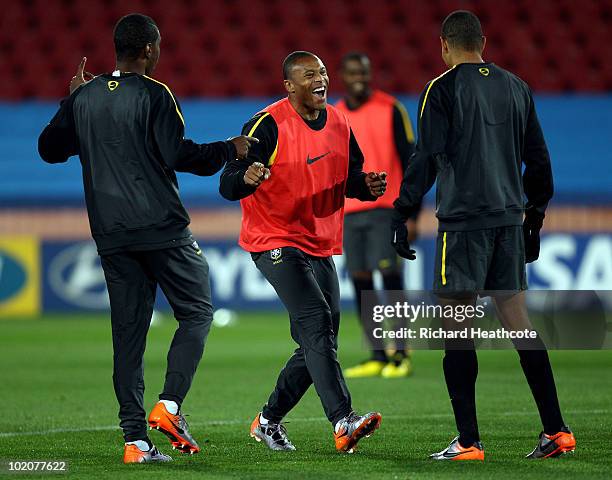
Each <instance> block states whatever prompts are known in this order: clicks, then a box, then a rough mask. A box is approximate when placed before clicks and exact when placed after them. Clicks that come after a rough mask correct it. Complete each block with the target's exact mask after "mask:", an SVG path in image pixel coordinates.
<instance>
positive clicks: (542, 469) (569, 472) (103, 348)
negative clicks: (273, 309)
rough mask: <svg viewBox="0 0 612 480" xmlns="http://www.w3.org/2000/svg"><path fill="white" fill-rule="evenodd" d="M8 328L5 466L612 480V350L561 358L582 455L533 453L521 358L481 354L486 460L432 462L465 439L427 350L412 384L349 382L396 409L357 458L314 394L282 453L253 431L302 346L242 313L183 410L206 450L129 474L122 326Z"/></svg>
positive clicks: (214, 335)
mask: <svg viewBox="0 0 612 480" xmlns="http://www.w3.org/2000/svg"><path fill="white" fill-rule="evenodd" d="M174 328H175V323H174V320H173V319H171V318H170V317H169V316H166V318H165V321H164V322H163V323H162V324H161V325H160V326H156V327H153V328H151V331H150V333H149V338H148V346H147V353H146V358H145V361H146V372H145V379H146V388H147V389H146V408H147V409H150V408H151V406H152V405H153V403H154V402H155V401H156V398H157V397H156V395H157V393H158V392H159V390H160V388H161V385H162V382H163V372H164V368H165V356H166V351H167V348H168V345H169V343H170V339H171V336H172V332H173V330H174ZM0 329H1V330H0V332H1V335H0V385H1V386H2V387H1V392H2V394H1V395H0V405H1V407H2V408H1V409H0V412H1V415H0V461H6V460H25V459H35V460H52V459H55V460H57V459H59V460H67V461H68V462H69V474H68V475H67V476H68V477H69V478H91V477H96V478H109V477H115V478H121V479H124V478H139V479H140V478H144V477H143V475H146V474H149V475H153V477H152V478H173V479H175V478H192V477H193V478H207V479H216V478H241V479H246V478H261V479H274V478H279V479H280V478H282V479H286V478H292V479H293V478H312V479H326V478H330V479H343V478H351V479H365V478H385V479H413V478H457V477H458V476H463V475H469V476H471V477H472V478H505V477H510V476H512V477H514V478H553V477H554V478H579V477H582V478H610V477H609V475H610V471H612V460H611V458H612V454H611V451H612V448H611V447H612V374H611V372H612V352H611V351H597V352H552V353H551V358H552V362H553V368H554V370H555V373H556V379H557V385H558V389H559V396H560V400H561V406H562V408H563V411H564V415H565V419H566V421H567V422H568V423H569V425H570V426H571V427H572V429H573V430H574V432H575V434H576V438H577V442H578V445H577V450H576V453H575V454H574V455H571V456H569V455H568V456H565V457H563V458H560V459H557V460H547V461H527V460H524V459H523V457H524V455H525V454H526V453H528V452H529V451H530V450H531V449H532V448H533V447H534V445H535V442H536V439H537V435H538V433H539V431H540V428H541V427H540V424H539V420H538V416H537V412H536V409H535V405H534V404H533V400H532V398H531V395H530V393H529V390H528V387H527V384H526V382H525V380H524V378H523V375H522V372H521V370H520V366H519V363H518V358H517V356H516V353H515V352H512V351H481V352H479V363H480V376H479V380H478V385H477V395H478V411H479V420H480V430H481V436H482V440H483V442H484V445H485V452H486V461H485V462H484V463H483V464H480V463H464V462H444V463H440V462H433V461H430V460H428V459H427V455H428V454H429V453H430V452H432V451H436V450H439V449H442V448H443V447H445V446H446V444H447V443H448V442H449V441H450V440H451V438H452V437H453V435H454V432H455V426H454V421H453V418H452V416H451V410H450V403H449V400H448V396H447V393H446V389H445V385H444V381H443V377H442V369H441V357H442V353H441V352H436V351H433V352H425V351H417V352H415V354H414V362H415V373H414V375H413V376H412V377H411V378H408V379H400V380H384V379H378V378H377V379H360V380H351V381H349V387H350V389H351V393H352V396H353V405H354V407H355V409H356V410H358V411H360V412H364V411H368V410H374V409H375V410H379V411H380V412H382V414H383V423H382V426H381V429H380V430H378V431H377V432H376V434H375V435H373V436H372V437H371V438H369V439H365V440H363V441H362V443H361V444H360V449H359V451H358V452H357V453H355V454H353V455H341V454H337V453H336V452H335V450H334V446H333V439H332V434H331V426H330V425H329V424H328V422H327V421H326V419H325V418H324V415H323V411H322V408H321V405H320V403H319V399H318V397H317V396H316V393H315V391H314V389H311V390H310V391H309V392H308V393H307V394H306V396H305V397H304V399H303V400H302V402H301V403H300V404H299V405H298V407H297V408H296V409H295V410H294V411H293V412H291V414H290V415H289V416H288V418H287V422H288V425H287V428H288V431H289V435H290V438H291V439H292V441H293V442H294V444H295V445H296V447H297V451H296V452H292V453H285V452H282V453H278V452H271V451H268V450H267V449H266V448H265V447H264V446H263V445H261V444H257V443H255V442H254V441H253V440H252V439H251V438H250V437H249V435H248V431H249V425H250V422H251V420H252V418H253V417H254V416H255V414H256V413H257V412H258V411H259V409H260V408H261V406H262V404H263V403H264V402H265V400H266V399H267V395H268V394H269V393H270V390H271V389H272V387H273V385H274V382H275V380H276V375H277V373H278V371H279V370H280V368H281V367H282V366H283V364H284V361H285V360H286V359H287V357H288V356H289V353H290V352H291V351H292V349H293V348H294V345H293V343H292V341H291V340H290V337H289V327H288V321H287V319H286V317H285V315H282V314H278V313H274V314H253V313H242V314H240V315H239V321H238V324H237V325H236V326H233V327H226V328H218V327H213V330H212V331H211V334H210V336H209V340H208V345H207V348H206V351H205V353H204V358H203V361H202V363H201V364H200V369H199V371H198V374H197V376H196V379H195V382H194V384H193V387H192V389H191V392H190V394H189V396H188V398H187V400H186V401H185V403H184V405H183V409H184V411H185V412H186V413H188V414H189V415H190V416H189V417H188V420H189V421H190V423H191V429H192V433H193V434H194V436H195V438H196V439H198V440H199V442H200V444H201V446H202V452H201V453H200V454H199V455H194V456H186V455H180V454H176V452H174V453H175V454H174V458H175V461H174V462H172V463H171V464H166V465H130V466H125V465H123V464H122V463H121V457H122V450H123V443H122V438H121V435H120V432H119V430H118V429H117V428H116V425H117V423H118V420H117V405H116V400H115V398H114V393H113V389H112V379H111V361H112V354H111V337H110V324H109V321H108V318H107V317H106V316H89V315H75V316H64V317H60V316H46V317H44V318H42V319H37V320H14V321H13V320H7V321H4V320H3V321H2V322H1V324H0ZM365 355H366V354H365V351H364V350H363V347H362V343H361V340H360V336H359V330H358V328H357V325H356V320H355V318H354V317H353V316H352V315H345V316H344V319H343V323H342V327H341V332H340V360H341V363H342V365H343V366H345V367H346V366H349V365H351V364H353V363H355V362H356V361H359V360H362V359H363V358H364V357H365ZM151 438H152V440H153V441H154V442H155V443H156V444H157V446H158V447H160V449H161V450H162V451H164V452H166V453H173V452H172V450H171V448H170V446H169V444H168V442H167V440H166V438H165V437H164V436H163V435H161V434H159V433H158V432H151ZM39 477H40V476H39ZM6 478H8V476H7V477H6ZM17 478H25V476H24V475H19V476H18V477H17ZM55 478H61V475H58V476H55Z"/></svg>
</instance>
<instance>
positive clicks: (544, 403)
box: [517, 337, 565, 435]
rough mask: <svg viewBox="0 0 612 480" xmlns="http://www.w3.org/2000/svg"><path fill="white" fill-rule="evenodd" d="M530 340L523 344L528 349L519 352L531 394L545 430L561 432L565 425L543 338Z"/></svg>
mask: <svg viewBox="0 0 612 480" xmlns="http://www.w3.org/2000/svg"><path fill="white" fill-rule="evenodd" d="M523 342H525V341H524V340H523ZM528 342H530V345H525V344H521V346H522V347H523V348H526V347H528V348H529V349H528V350H524V349H520V350H517V352H518V354H519V357H520V359H521V367H523V373H524V374H525V378H527V383H529V388H530V389H531V394H532V395H533V398H534V400H535V402H536V405H537V407H538V412H540V419H541V420H542V425H543V427H544V432H545V433H547V434H549V435H552V434H554V433H558V432H560V431H561V429H562V428H563V427H564V426H565V423H564V422H563V417H562V416H561V408H560V407H559V399H558V397H557V388H556V386H555V377H554V375H553V371H552V367H551V365H550V360H549V358H548V352H547V351H546V347H545V345H544V343H543V342H542V340H541V339H540V338H539V337H538V338H535V339H530V340H528Z"/></svg>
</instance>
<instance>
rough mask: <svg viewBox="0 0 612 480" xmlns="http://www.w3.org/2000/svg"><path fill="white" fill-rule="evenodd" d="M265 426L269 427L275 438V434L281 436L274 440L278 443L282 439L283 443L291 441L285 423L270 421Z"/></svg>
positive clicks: (271, 434)
mask: <svg viewBox="0 0 612 480" xmlns="http://www.w3.org/2000/svg"><path fill="white" fill-rule="evenodd" d="M264 427H268V428H269V429H270V430H269V433H268V435H270V436H271V437H272V438H274V434H278V435H279V436H280V439H279V440H274V441H275V442H276V443H278V442H279V441H282V442H283V443H290V442H289V439H288V438H287V428H286V427H285V424H283V423H268V425H264Z"/></svg>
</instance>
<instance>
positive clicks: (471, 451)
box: [429, 436, 484, 461]
mask: <svg viewBox="0 0 612 480" xmlns="http://www.w3.org/2000/svg"><path fill="white" fill-rule="evenodd" d="M429 458H432V459H434V460H480V461H484V447H483V446H482V443H480V442H474V443H473V444H472V445H471V446H470V447H463V446H462V445H461V444H460V443H459V436H456V437H455V438H453V441H452V442H451V443H450V445H449V446H448V447H446V448H445V449H444V450H442V451H441V452H437V453H432V454H431V455H430V456H429Z"/></svg>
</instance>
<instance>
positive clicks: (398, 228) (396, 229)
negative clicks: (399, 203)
mask: <svg viewBox="0 0 612 480" xmlns="http://www.w3.org/2000/svg"><path fill="white" fill-rule="evenodd" d="M391 238H392V239H393V240H392V241H391V244H392V245H393V248H395V251H396V252H397V254H398V255H399V256H400V257H403V258H406V259H408V260H414V259H416V252H415V251H414V250H412V249H411V248H410V244H409V243H408V228H406V220H404V219H403V218H402V216H401V215H400V214H399V213H398V212H397V210H396V211H395V212H394V213H393V218H392V219H391Z"/></svg>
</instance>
